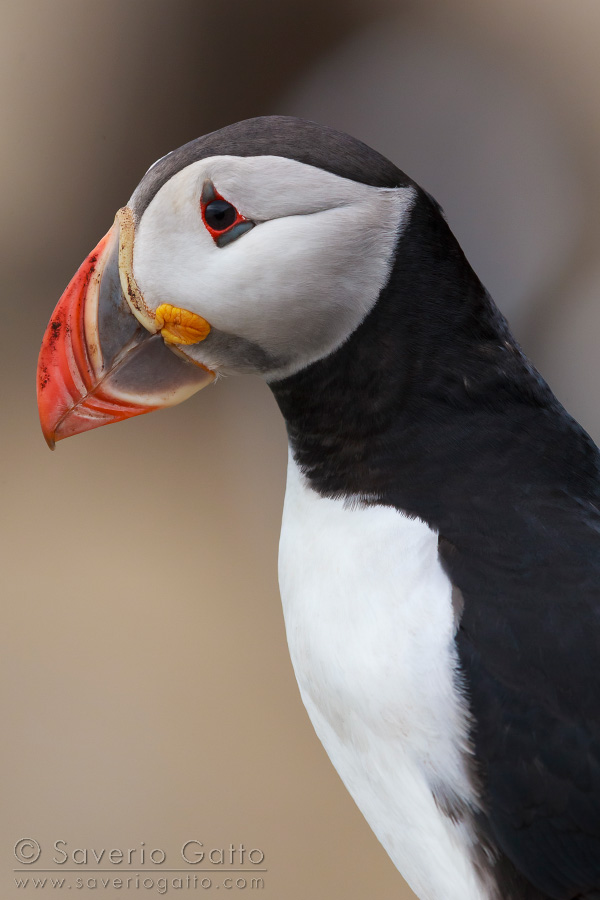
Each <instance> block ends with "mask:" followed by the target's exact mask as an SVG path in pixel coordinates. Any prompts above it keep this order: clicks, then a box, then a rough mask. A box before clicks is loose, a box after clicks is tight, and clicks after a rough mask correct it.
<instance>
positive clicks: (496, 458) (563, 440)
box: [271, 196, 596, 540]
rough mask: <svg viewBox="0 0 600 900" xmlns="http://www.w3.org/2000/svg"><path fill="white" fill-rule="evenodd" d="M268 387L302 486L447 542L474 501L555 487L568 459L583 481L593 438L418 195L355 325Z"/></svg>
mask: <svg viewBox="0 0 600 900" xmlns="http://www.w3.org/2000/svg"><path fill="white" fill-rule="evenodd" d="M271 388H272V390H273V393H274V395H275V398H276V400H277V402H278V404H279V407H280V409H281V411H282V413H283V415H284V418H285V421H286V424H287V429H288V434H289V439H290V444H291V447H292V452H293V454H294V457H295V459H296V461H297V462H298V464H299V465H300V467H301V469H302V470H303V472H304V474H305V475H306V476H307V477H308V479H309V481H310V483H311V485H312V486H313V487H314V489H315V490H317V491H318V492H319V493H321V494H322V495H324V496H329V497H334V496H343V497H350V496H358V497H362V498H364V499H366V500H367V502H377V503H384V504H387V505H391V506H395V507H397V508H398V509H402V510H403V511H405V512H408V513H409V514H413V515H417V516H419V517H420V518H422V519H424V520H425V521H426V522H428V523H429V524H431V525H432V526H433V527H435V528H436V530H438V531H440V532H441V533H443V534H445V535H446V536H447V537H448V538H449V539H450V540H453V539H460V538H461V536H462V537H463V538H464V536H465V531H467V532H469V533H471V535H473V534H476V533H477V530H478V529H477V523H476V522H474V521H473V519H474V518H475V519H476V518H477V510H478V509H480V511H481V514H482V515H485V517H486V521H487V525H488V527H489V526H490V524H492V523H491V522H490V518H489V517H490V516H491V515H493V514H494V513H493V511H494V510H500V508H504V509H505V511H506V510H509V509H510V508H511V506H510V504H511V502H514V498H515V492H516V494H519V493H520V492H522V491H523V490H531V487H532V485H533V486H536V485H538V486H541V485H543V484H545V483H550V484H552V485H554V487H556V485H557V484H559V485H560V484H562V483H563V482H564V480H565V478H567V479H568V478H569V477H570V476H569V474H568V473H569V472H571V473H572V472H573V468H574V467H575V469H576V470H577V473H576V475H577V478H576V482H578V480H581V479H584V480H585V481H586V482H587V481H588V477H587V476H589V477H591V476H593V477H594V478H595V477H596V456H595V448H594V445H593V444H592V442H591V441H590V439H589V438H588V437H587V435H585V432H583V431H582V429H580V428H579V426H577V425H576V423H574V422H573V420H571V419H570V417H568V416H567V414H566V413H565V412H564V410H563V409H562V407H561V406H560V404H559V403H558V401H557V400H556V399H555V398H554V396H553V394H552V392H551V391H550V389H549V388H548V386H547V385H546V383H545V382H544V381H543V379H542V378H541V377H540V375H539V374H538V373H537V372H536V371H535V370H534V369H533V367H532V366H531V365H530V364H529V362H528V361H527V359H526V358H525V357H524V356H523V354H522V352H521V351H520V349H519V347H518V346H517V344H516V342H515V341H514V339H513V338H512V336H511V334H510V332H509V330H508V326H507V324H506V321H505V320H504V318H503V317H502V315H501V314H500V313H499V311H498V310H497V308H496V306H495V305H494V303H493V301H492V300H491V298H490V297H489V295H488V294H487V292H486V291H485V289H484V288H483V286H482V285H481V283H480V281H479V280H478V278H477V277H476V275H475V274H474V272H473V271H472V269H471V268H470V266H469V264H468V262H467V261H466V259H465V257H464V255H463V253H462V251H461V249H460V247H459V245H458V243H457V241H456V239H455V238H454V236H453V235H452V233H451V232H450V230H449V228H448V226H447V224H446V222H445V220H444V219H443V218H442V216H441V215H440V214H439V212H438V210H437V209H436V207H435V206H434V205H433V204H432V203H431V202H430V201H429V200H428V199H427V197H426V196H422V197H421V200H420V202H418V203H417V204H416V206H415V209H414V212H413V214H412V219H411V222H410V224H409V226H408V227H407V229H406V231H405V232H404V233H403V235H402V236H401V238H400V242H399V246H398V250H397V254H396V258H395V262H394V266H393V270H392V272H391V274H390V278H389V281H388V284H387V286H386V287H385V288H384V290H383V291H382V293H381V295H380V297H379V299H378V301H377V303H376V305H375V307H374V308H373V310H372V311H371V313H370V314H369V315H368V317H367V318H366V319H365V321H364V322H363V323H362V325H361V326H360V327H359V328H358V329H357V330H356V331H355V332H354V333H353V334H352V335H351V337H350V338H349V339H348V340H347V341H346V342H345V343H344V344H343V345H342V346H341V347H340V348H339V349H338V350H337V351H335V352H334V353H333V354H331V355H330V356H328V357H327V358H325V359H323V360H320V361H318V362H317V363H314V364H313V365H311V366H309V367H307V368H306V369H305V370H303V371H301V372H299V373H297V374H296V375H293V376H291V377H290V378H287V379H284V380H282V381H279V382H276V383H273V384H272V385H271ZM574 455H575V456H576V457H577V460H576V461H575V460H574ZM586 473H587V476H586ZM574 488H577V483H575V484H573V483H571V484H569V489H570V490H573V489H574ZM585 490H588V491H589V490H590V486H589V484H588V485H587V487H585ZM594 493H595V489H594ZM509 495H511V496H510V497H509ZM500 514H501V512H500ZM497 524H498V526H499V527H504V526H505V525H506V524H507V523H506V522H504V523H502V522H499V523H497ZM486 530H487V529H486Z"/></svg>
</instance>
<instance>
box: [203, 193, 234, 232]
mask: <svg viewBox="0 0 600 900" xmlns="http://www.w3.org/2000/svg"><path fill="white" fill-rule="evenodd" d="M237 215H238V213H237V209H236V208H235V206H232V205H231V203H228V202H227V200H213V201H212V203H208V204H207V205H206V206H205V208H204V220H205V222H206V224H207V225H208V227H209V228H212V230H213V231H226V230H227V229H228V228H230V227H231V226H232V225H233V224H234V222H235V220H236V219H237Z"/></svg>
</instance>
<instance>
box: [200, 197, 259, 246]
mask: <svg viewBox="0 0 600 900" xmlns="http://www.w3.org/2000/svg"><path fill="white" fill-rule="evenodd" d="M200 205H201V207H202V218H203V220H204V224H205V226H206V229H207V231H208V232H209V234H210V236H211V237H212V239H213V241H214V242H215V244H216V245H217V247H225V246H226V245H227V244H230V243H231V242H232V241H235V240H236V239H237V238H239V237H241V236H242V235H243V234H246V232H247V231H250V229H251V228H254V225H255V223H254V222H251V221H250V219H246V218H245V216H243V215H242V214H241V213H239V212H238V211H237V209H236V208H235V206H234V205H233V203H229V202H228V201H227V200H226V199H225V198H224V197H221V195H220V194H218V193H217V191H216V189H215V186H214V184H213V183H212V182H211V181H206V182H205V183H204V187H203V188H202V197H201V200H200Z"/></svg>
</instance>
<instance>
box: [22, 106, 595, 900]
mask: <svg viewBox="0 0 600 900" xmlns="http://www.w3.org/2000/svg"><path fill="white" fill-rule="evenodd" d="M242 374H253V375H259V376H261V377H262V378H264V379H265V381H266V382H267V384H268V385H269V387H270V389H271V391H272V393H273V396H274V398H275V401H276V402H277V404H278V406H279V409H280V410H281V413H282V415H283V417H284V419H285V423H286V427H287V434H288V439H289V462H288V476H287V486H286V494H285V502H284V509H283V520H282V530H281V541H280V552H279V581H280V588H281V597H282V604H283V612H284V618H285V626H286V634H287V639H288V643H289V650H290V654H291V659H292V663H293V667H294V671H295V675H296V678H297V682H298V685H299V689H300V693H301V696H302V700H303V702H304V704H305V706H306V709H307V711H308V714H309V717H310V719H311V721H312V724H313V726H314V728H315V730H316V733H317V735H318V737H319V738H320V740H321V742H322V744H323V746H324V748H325V750H326V751H327V753H328V755H329V757H330V759H331V761H332V763H333V765H334V766H335V768H336V769H337V771H338V773H339V775H340V776H341V778H342V780H343V782H344V783H345V785H346V787H347V789H348V790H349V792H350V794H351V795H352V797H353V798H354V800H355V802H356V804H357V805H358V807H359V809H360V810H361V812H362V813H363V815H364V816H365V818H366V820H367V822H368V823H369V825H370V827H371V828H372V830H373V831H374V833H375V835H376V836H377V838H378V839H379V841H380V842H381V843H382V845H383V846H384V848H385V849H386V851H387V853H388V854H389V856H390V857H391V859H392V860H393V862H394V863H395V865H396V866H397V868H398V869H399V871H400V873H401V874H402V875H403V877H404V878H405V879H406V881H407V882H408V884H409V885H410V886H411V888H412V890H413V891H414V892H415V893H416V895H417V896H418V897H419V898H421V900H575V898H577V900H599V898H600V456H599V452H598V449H597V448H596V446H595V445H594V443H593V441H592V439H591V438H590V437H589V436H588V434H587V433H586V432H585V431H584V430H583V428H582V427H581V426H580V425H579V424H578V423H577V422H576V421H574V420H573V418H571V416H570V415H569V414H568V413H567V412H566V411H565V409H564V408H563V406H562V405H561V404H560V403H559V401H558V400H557V399H556V397H555V396H554V395H553V393H552V391H551V390H550V388H549V387H548V385H547V384H546V382H545V381H544V379H543V378H542V377H541V375H540V374H539V373H538V372H537V371H536V369H535V368H534V367H533V365H532V364H531V363H530V362H529V361H528V359H527V358H526V356H525V355H524V353H523V352H522V350H521V349H520V347H519V345H518V344H517V342H516V341H515V339H514V338H513V336H512V334H511V332H510V330H509V327H508V325H507V322H506V320H505V318H504V317H503V316H502V314H501V313H500V312H499V310H498V309H497V307H496V306H495V304H494V302H493V301H492V299H491V297H490V296H489V294H488V293H487V291H486V290H485V288H484V287H483V285H482V284H481V282H480V281H479V279H478V277H477V276H476V274H475V273H474V271H473V270H472V268H471V266H470V265H469V263H468V262H467V260H466V258H465V255H464V253H463V251H462V250H461V248H460V246H459V244H458V242H457V240H456V238H455V237H454V235H453V234H452V231H451V230H450V227H449V225H448V223H447V221H446V218H445V216H444V213H443V211H442V209H441V207H440V206H439V205H438V203H437V202H436V201H435V200H434V199H433V198H432V197H431V196H430V195H429V194H428V193H427V192H426V191H425V190H423V189H422V188H421V187H419V185H417V184H416V183H415V182H414V181H413V180H412V179H411V178H409V177H408V176H407V175H405V174H404V173H403V172H402V171H401V170H400V169H398V168H397V167H396V166H395V165H394V164H393V163H392V162H390V161H389V160H388V159H386V158H385V157H383V156H382V155H380V154H379V153H378V152H376V151H375V150H373V149H371V148H370V147H368V146H366V145H365V144H364V143H362V142H361V141H359V140H357V139H355V138H353V137H351V136H349V135H347V134H343V133H341V132H339V131H336V130H334V129H332V128H329V127H326V126H323V125H319V124H316V123H313V122H310V121H305V120H301V119H297V118H293V117H286V116H266V117H259V118H254V119H248V120H246V121H242V122H238V123H235V124H233V125H229V126H227V127H225V128H222V129H220V130H218V131H215V132H213V133H211V134H208V135H205V136H203V137H200V138H198V139H196V140H192V141H191V142H190V143H187V144H185V145H184V146H182V147H180V148H179V149H177V150H174V151H173V152H171V153H169V154H167V155H166V156H165V157H163V158H162V159H160V160H159V161H158V162H156V163H155V164H154V165H153V166H151V168H150V169H149V170H148V171H147V172H146V174H145V175H144V176H143V178H142V180H141V181H140V183H139V185H138V186H137V188H136V189H135V191H134V193H133V195H132V197H131V199H130V200H129V202H128V203H127V205H126V206H124V207H123V208H122V209H120V210H119V211H118V212H117V214H116V217H115V221H114V224H113V226H112V227H111V229H110V230H109V231H108V233H107V234H106V235H105V237H104V238H102V240H101V241H100V243H99V244H98V245H97V247H96V248H95V249H94V250H93V251H92V253H91V254H90V255H89V256H88V257H87V258H86V259H85V261H84V262H83V264H82V266H81V267H80V269H79V270H78V271H77V273H76V274H75V276H74V278H73V279H72V281H71V282H70V284H69V285H68V287H67V289H66V290H65V292H64V294H63V296H62V297H61V299H60V301H59V303H58V305H57V307H56V309H55V310H54V313H53V314H52V316H51V319H50V323H49V325H48V328H47V330H46V333H45V335H44V338H43V343H42V348H41V352H40V356H39V364H38V375H37V391H38V404H39V411H40V419H41V424H42V429H43V433H44V435H45V437H46V440H47V442H48V444H49V445H50V447H53V446H54V444H55V442H56V441H59V440H62V439H64V438H67V437H69V436H71V435H75V434H79V433H82V432H84V431H88V430H91V429H94V428H97V427H99V426H101V425H105V424H109V423H112V422H118V421H122V420H124V419H127V418H130V417H132V416H136V415H140V414H142V413H147V412H151V411H152V410H156V409H159V408H162V407H165V406H169V405H173V404H176V403H179V402H181V401H182V400H184V399H185V398H186V397H188V396H190V395H191V394H192V393H194V392H195V391H197V390H199V389H201V388H203V387H205V386H207V385H208V384H210V383H212V382H214V381H215V380H216V379H218V378H219V377H220V376H221V375H242Z"/></svg>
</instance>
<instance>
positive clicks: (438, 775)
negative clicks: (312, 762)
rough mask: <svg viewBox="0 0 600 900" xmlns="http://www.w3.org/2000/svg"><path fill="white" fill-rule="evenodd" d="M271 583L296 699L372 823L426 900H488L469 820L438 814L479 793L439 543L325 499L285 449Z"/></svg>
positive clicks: (407, 524) (400, 523) (394, 517)
mask: <svg viewBox="0 0 600 900" xmlns="http://www.w3.org/2000/svg"><path fill="white" fill-rule="evenodd" d="M279 580H280V587H281V595H282V600H283V609H284V616H285V623H286V630H287V637H288V642H289V647H290V653H291V657H292V663H293V666H294V670H295V673H296V678H297V680H298V684H299V686H300V691H301V694H302V699H303V701H304V704H305V706H306V709H307V711H308V714H309V716H310V718H311V721H312V723H313V725H314V727H315V730H316V732H317V734H318V736H319V738H320V740H321V741H322V743H323V745H324V747H325V749H326V751H327V753H328V754H329V757H330V758H331V761H332V762H333V764H334V766H335V767H336V769H337V771H338V772H339V774H340V776H341V778H342V780H343V781H344V783H345V785H346V787H347V788H348V790H349V791H350V793H351V794H352V796H353V798H354V800H355V801H356V803H357V805H358V806H359V808H360V809H361V811H362V812H363V814H364V816H365V817H366V819H367V821H368V822H369V825H370V826H371V828H372V829H373V831H374V832H375V834H376V835H377V837H378V838H379V840H380V841H381V843H382V844H383V845H384V847H385V848H386V850H387V852H388V853H389V854H390V856H391V858H392V860H393V861H394V863H395V864H396V865H397V867H398V869H399V870H400V872H401V873H402V875H403V876H404V878H405V879H406V880H407V881H408V883H409V884H410V886H411V887H412V889H413V890H414V891H415V892H416V893H417V895H418V896H419V897H420V898H422V900H483V898H486V900H487V898H489V897H491V896H492V888H491V886H487V887H486V886H485V885H484V883H483V881H482V880H481V877H480V876H479V875H478V871H477V869H476V868H475V867H474V864H473V853H472V848H473V841H474V836H473V833H472V829H471V824H470V817H469V816H468V815H467V816H464V817H463V818H462V819H460V820H459V821H454V820H453V819H452V818H451V817H449V816H448V815H447V813H446V812H443V811H441V809H440V807H443V806H444V804H450V805H452V804H453V803H454V804H457V805H459V806H460V804H461V803H465V804H466V805H467V808H468V807H470V808H471V809H472V808H473V807H475V806H476V798H475V797H474V791H473V787H472V784H471V782H470V780H469V775H468V771H467V765H466V761H465V753H467V754H468V753H469V752H470V748H469V745H468V739H467V733H468V712H467V709H466V704H465V702H464V700H463V699H462V698H461V697H460V693H459V691H458V688H457V678H456V667H457V659H456V651H455V648H454V640H453V635H454V616H453V609H452V597H451V594H452V588H451V584H450V582H449V580H448V577H447V576H446V574H445V573H444V571H443V570H442V568H441V566H440V564H439V561H438V553H437V535H436V534H435V533H434V532H433V531H431V529H430V528H429V527H428V526H427V525H425V523H424V522H422V521H420V520H418V519H410V518H408V517H407V516H404V515H402V514H401V513H399V512H397V511H396V510H394V509H391V508H389V507H382V506H378V507H370V508H362V507H355V508H351V507H349V506H348V505H347V504H345V503H344V502H343V501H341V500H327V499H323V498H322V497H320V496H319V495H318V494H317V493H316V492H314V491H313V490H312V489H311V488H310V487H309V486H308V484H307V482H306V480H305V479H304V477H303V476H302V475H301V473H300V472H299V470H298V468H297V466H296V464H295V462H294V460H293V458H292V456H291V454H290V462H289V468H288V483H287V491H286V498H285V507H284V514H283V526H282V531H281V543H280V553H279ZM436 798H437V802H436Z"/></svg>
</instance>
